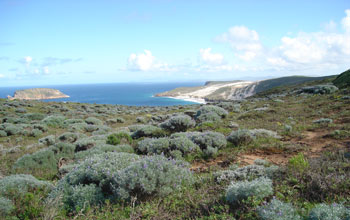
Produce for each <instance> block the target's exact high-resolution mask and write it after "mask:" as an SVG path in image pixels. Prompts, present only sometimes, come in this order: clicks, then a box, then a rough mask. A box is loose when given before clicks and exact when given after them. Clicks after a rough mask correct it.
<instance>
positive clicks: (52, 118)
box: [41, 115, 66, 127]
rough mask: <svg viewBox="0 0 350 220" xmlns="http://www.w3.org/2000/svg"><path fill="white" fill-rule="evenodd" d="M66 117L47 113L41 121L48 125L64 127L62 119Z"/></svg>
mask: <svg viewBox="0 0 350 220" xmlns="http://www.w3.org/2000/svg"><path fill="white" fill-rule="evenodd" d="M65 120H66V117H64V116H62V115H49V116H47V117H46V118H44V119H43V120H41V122H42V123H43V124H45V125H47V126H49V127H64V121H65Z"/></svg>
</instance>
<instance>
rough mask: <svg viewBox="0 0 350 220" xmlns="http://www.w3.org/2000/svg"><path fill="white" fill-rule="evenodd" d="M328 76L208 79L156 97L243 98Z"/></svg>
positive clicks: (197, 100) (188, 99) (192, 99)
mask: <svg viewBox="0 0 350 220" xmlns="http://www.w3.org/2000/svg"><path fill="white" fill-rule="evenodd" d="M327 77H330V76H326V77H306V76H288V77H281V78H274V79H268V80H261V81H243V80H236V81H208V82H206V83H205V84H204V85H203V86H197V87H180V88H176V89H173V90H170V91H166V92H162V93H158V94H155V96H156V97H169V98H175V99H183V100H187V101H194V102H198V103H206V102H210V101H228V100H241V99H244V98H247V97H249V96H252V95H255V94H257V93H259V92H263V91H266V90H269V89H272V88H275V87H280V86H287V85H297V84H301V83H305V82H308V81H314V80H322V79H324V78H327Z"/></svg>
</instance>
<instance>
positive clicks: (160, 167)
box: [114, 155, 193, 200]
mask: <svg viewBox="0 0 350 220" xmlns="http://www.w3.org/2000/svg"><path fill="white" fill-rule="evenodd" d="M192 182H193V177H192V173H191V172H190V171H189V169H188V164H187V163H185V162H182V161H177V160H174V159H167V158H165V157H163V156H160V155H155V156H149V157H144V158H142V159H141V160H139V161H136V162H134V163H132V164H131V165H130V166H128V167H126V168H125V169H123V170H121V171H120V172H119V175H116V176H115V186H116V187H114V193H116V195H117V196H118V197H119V198H121V199H124V200H125V199H130V198H131V197H135V196H136V197H137V198H139V199H142V198H144V197H154V196H158V195H161V196H165V195H168V194H169V193H171V192H173V191H174V190H176V189H179V188H180V187H181V186H182V185H183V184H190V183H192Z"/></svg>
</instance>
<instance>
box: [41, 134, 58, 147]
mask: <svg viewBox="0 0 350 220" xmlns="http://www.w3.org/2000/svg"><path fill="white" fill-rule="evenodd" d="M55 139H56V138H55V135H49V136H46V137H43V138H40V139H39V144H45V145H47V146H50V145H53V144H55V142H56V140H55Z"/></svg>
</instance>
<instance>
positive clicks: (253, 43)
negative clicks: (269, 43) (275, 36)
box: [216, 26, 263, 61]
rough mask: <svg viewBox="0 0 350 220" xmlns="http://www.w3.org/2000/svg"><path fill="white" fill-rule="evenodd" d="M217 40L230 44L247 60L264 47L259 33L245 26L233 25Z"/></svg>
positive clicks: (239, 55)
mask: <svg viewBox="0 0 350 220" xmlns="http://www.w3.org/2000/svg"><path fill="white" fill-rule="evenodd" d="M216 40H217V41H218V42H222V43H228V44H230V45H231V47H232V49H233V50H234V51H235V52H236V53H237V56H238V57H239V58H241V59H242V60H245V61H250V60H253V59H254V58H255V57H256V56H257V55H259V54H260V53H261V52H262V49H263V47H262V44H261V42H260V39H259V35H258V33H257V32H256V31H255V30H250V29H249V28H247V27H245V26H234V27H231V28H230V29H229V30H228V32H226V33H223V34H222V35H220V36H218V37H217V38H216Z"/></svg>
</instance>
